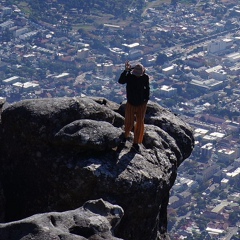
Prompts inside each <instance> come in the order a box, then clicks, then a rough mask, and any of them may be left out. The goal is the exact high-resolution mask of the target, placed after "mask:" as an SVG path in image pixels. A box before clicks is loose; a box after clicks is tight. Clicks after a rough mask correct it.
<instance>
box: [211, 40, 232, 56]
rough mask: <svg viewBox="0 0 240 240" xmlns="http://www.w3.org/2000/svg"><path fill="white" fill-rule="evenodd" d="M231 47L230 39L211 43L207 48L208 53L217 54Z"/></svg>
mask: <svg viewBox="0 0 240 240" xmlns="http://www.w3.org/2000/svg"><path fill="white" fill-rule="evenodd" d="M232 45H233V40H232V39H221V40H218V41H212V42H210V43H209V44H208V46H207V52H208V53H219V52H221V51H223V50H225V49H226V48H229V47H231V46H232Z"/></svg>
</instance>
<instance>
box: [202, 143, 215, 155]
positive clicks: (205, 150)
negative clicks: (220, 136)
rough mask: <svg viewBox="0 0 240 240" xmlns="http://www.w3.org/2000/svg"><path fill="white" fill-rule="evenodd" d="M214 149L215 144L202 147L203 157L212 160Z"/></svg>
mask: <svg viewBox="0 0 240 240" xmlns="http://www.w3.org/2000/svg"><path fill="white" fill-rule="evenodd" d="M213 149H214V147H213V144H212V143H207V144H205V145H203V146H202V147H201V155H202V156H203V157H205V158H210V157H211V156H212V152H213Z"/></svg>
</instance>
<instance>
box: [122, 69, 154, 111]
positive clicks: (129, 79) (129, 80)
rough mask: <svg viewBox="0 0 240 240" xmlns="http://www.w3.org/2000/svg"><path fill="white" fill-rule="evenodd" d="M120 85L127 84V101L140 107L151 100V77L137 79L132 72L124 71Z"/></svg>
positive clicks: (143, 76) (145, 76) (144, 76)
mask: <svg viewBox="0 0 240 240" xmlns="http://www.w3.org/2000/svg"><path fill="white" fill-rule="evenodd" d="M118 82H119V83H120V84H125V83H126V84H127V85H126V91H127V101H128V102H129V103H130V104H132V105H134V106H138V105H141V104H142V103H144V102H147V101H148V100H149V95H150V87H149V76H148V75H147V74H145V73H144V74H143V75H142V76H140V77H136V76H135V75H133V74H132V73H131V72H128V71H123V72H122V74H121V75H120V78H119V80H118Z"/></svg>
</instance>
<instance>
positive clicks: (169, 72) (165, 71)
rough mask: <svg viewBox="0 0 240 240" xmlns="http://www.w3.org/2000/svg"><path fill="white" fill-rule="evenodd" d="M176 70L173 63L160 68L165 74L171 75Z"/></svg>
mask: <svg viewBox="0 0 240 240" xmlns="http://www.w3.org/2000/svg"><path fill="white" fill-rule="evenodd" d="M175 72H176V67H175V66H174V65H172V66H170V67H166V68H163V69H162V73H163V74H165V75H173V74H174V73H175Z"/></svg>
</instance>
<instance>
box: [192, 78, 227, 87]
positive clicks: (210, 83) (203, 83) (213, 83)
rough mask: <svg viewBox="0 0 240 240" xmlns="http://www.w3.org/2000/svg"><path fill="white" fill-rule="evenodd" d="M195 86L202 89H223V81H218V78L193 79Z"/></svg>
mask: <svg viewBox="0 0 240 240" xmlns="http://www.w3.org/2000/svg"><path fill="white" fill-rule="evenodd" d="M189 84H190V85H192V86H193V87H196V88H198V89H200V90H204V89H205V90H218V89H221V88H222V87H223V86H224V85H223V81H218V80H216V79H213V78H211V79H207V80H192V81H191V82H190V83H189Z"/></svg>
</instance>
